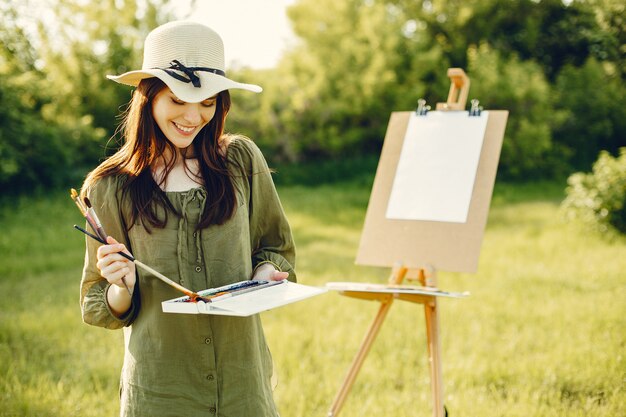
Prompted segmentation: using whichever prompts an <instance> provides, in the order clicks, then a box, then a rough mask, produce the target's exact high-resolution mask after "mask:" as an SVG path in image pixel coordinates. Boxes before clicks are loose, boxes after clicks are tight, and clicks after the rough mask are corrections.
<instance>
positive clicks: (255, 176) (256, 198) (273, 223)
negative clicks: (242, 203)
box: [231, 138, 296, 282]
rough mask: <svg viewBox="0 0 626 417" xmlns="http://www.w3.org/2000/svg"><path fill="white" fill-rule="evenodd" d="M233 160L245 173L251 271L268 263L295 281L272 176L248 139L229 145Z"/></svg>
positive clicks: (287, 235)
mask: <svg viewBox="0 0 626 417" xmlns="http://www.w3.org/2000/svg"><path fill="white" fill-rule="evenodd" d="M231 147H234V148H235V149H234V150H235V152H232V154H234V155H235V158H237V159H239V161H238V162H239V163H241V165H242V167H243V168H245V170H246V171H247V172H246V174H247V179H248V180H247V182H246V185H247V187H248V190H247V191H248V193H247V194H248V196H249V201H248V204H249V207H248V210H249V222H250V244H251V248H252V267H253V268H254V269H256V268H258V267H259V266H260V265H262V264H265V263H271V264H272V265H274V267H276V269H278V270H279V271H283V272H288V273H289V280H290V281H294V282H295V281H296V272H295V255H296V250H295V244H294V241H293V237H292V234H291V228H290V226H289V223H288V221H287V217H286V215H285V211H284V209H283V207H282V204H281V202H280V199H279V197H278V193H277V192H276V187H275V186H274V181H273V180H272V175H271V172H270V169H269V167H268V166H267V162H266V161H265V158H264V157H263V154H262V153H261V151H260V150H259V148H258V147H257V146H256V145H255V144H254V143H253V142H252V141H250V140H248V139H243V138H241V139H237V140H235V141H233V142H232V143H231Z"/></svg>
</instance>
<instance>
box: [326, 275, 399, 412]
mask: <svg viewBox="0 0 626 417" xmlns="http://www.w3.org/2000/svg"><path fill="white" fill-rule="evenodd" d="M406 271H407V270H406V268H400V269H399V270H398V271H397V272H396V273H395V274H393V275H392V276H391V277H390V279H389V282H390V283H392V284H400V283H401V282H402V280H403V279H404V275H405V274H406ZM392 304H393V298H392V297H391V296H390V297H389V298H388V299H387V300H385V301H384V302H382V304H381V306H380V308H379V309H378V313H377V314H376V318H375V319H374V321H373V322H372V324H371V325H370V327H369V329H368V330H367V334H366V335H365V338H364V339H363V342H361V347H360V348H359V352H358V353H357V355H356V357H355V358H354V360H353V361H352V365H351V366H350V370H349V371H348V375H346V378H345V379H344V381H343V384H342V385H341V389H340V390H339V392H338V393H337V396H336V397H335V400H334V401H333V405H332V406H331V407H330V411H329V412H328V417H336V416H337V415H339V411H341V407H343V403H344V402H345V400H346V397H347V396H348V393H349V392H350V389H351V388H352V384H354V380H355V379H356V376H357V375H358V373H359V370H361V366H362V365H363V361H364V360H365V358H366V357H367V354H368V353H369V351H370V348H371V347H372V343H373V342H374V340H375V339H376V336H377V335H378V331H379V330H380V326H382V324H383V322H384V321H385V318H386V317H387V313H388V312H389V309H390V308H391V305H392Z"/></svg>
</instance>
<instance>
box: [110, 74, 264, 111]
mask: <svg viewBox="0 0 626 417" xmlns="http://www.w3.org/2000/svg"><path fill="white" fill-rule="evenodd" d="M196 75H197V76H198V77H199V78H200V87H194V86H193V84H192V83H191V82H189V83H185V82H183V81H179V80H177V79H176V78H174V77H172V76H170V75H169V74H167V73H166V72H165V71H163V70H160V69H147V70H137V71H129V72H126V73H124V74H122V75H107V78H108V79H109V80H113V81H115V82H117V83H120V84H126V85H130V86H134V87H136V86H138V85H139V82H140V81H141V80H143V79H146V78H152V77H156V78H158V79H160V80H161V81H163V82H164V83H165V84H166V85H167V86H168V87H169V88H170V90H172V93H174V94H175V95H176V97H178V98H179V99H180V100H182V101H186V102H187V103H199V102H201V101H204V100H206V99H207V98H209V97H213V96H214V95H216V94H217V93H219V92H221V91H224V90H230V89H240V90H248V91H252V92H254V93H260V92H261V91H263V88H261V87H260V86H258V85H255V84H244V83H239V82H236V81H233V80H230V79H228V78H226V77H224V76H221V75H218V74H213V73H211V72H205V71H197V72H196Z"/></svg>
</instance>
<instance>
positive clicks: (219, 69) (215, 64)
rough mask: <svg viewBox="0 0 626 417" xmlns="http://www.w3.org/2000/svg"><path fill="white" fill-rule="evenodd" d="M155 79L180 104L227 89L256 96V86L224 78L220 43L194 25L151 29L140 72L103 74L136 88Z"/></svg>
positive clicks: (204, 28)
mask: <svg viewBox="0 0 626 417" xmlns="http://www.w3.org/2000/svg"><path fill="white" fill-rule="evenodd" d="M151 77H157V78H159V79H160V80H161V81H163V82H164V83H165V84H167V86H168V87H169V88H170V89H171V90H172V92H173V93H174V94H175V95H176V97H178V98H179V99H180V100H182V101H186V102H188V103H198V102H200V101H203V100H206V99H207V98H209V97H212V96H214V95H215V94H217V93H219V92H220V91H224V90H228V89H231V88H239V89H243V90H248V91H253V92H255V93H260V92H261V91H262V90H263V89H262V88H261V87H259V86H258V85H253V84H243V83H239V82H236V81H233V80H230V79H228V78H226V73H225V72H224V43H223V42H222V38H220V35H218V34H217V33H216V32H215V31H214V30H213V29H211V28H209V27H207V26H205V25H203V24H201V23H196V22H190V21H176V22H170V23H166V24H164V25H162V26H159V27H158V28H156V29H154V30H153V31H152V32H150V33H149V34H148V36H147V37H146V41H145V43H144V51H143V65H142V67H141V70H136V71H129V72H126V73H124V74H122V75H117V76H116V75H107V78H108V79H110V80H113V81H115V82H118V83H120V84H126V85H132V86H137V85H138V84H139V82H140V81H141V80H143V79H144V78H151Z"/></svg>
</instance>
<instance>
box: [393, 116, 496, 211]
mask: <svg viewBox="0 0 626 417" xmlns="http://www.w3.org/2000/svg"><path fill="white" fill-rule="evenodd" d="M488 117H489V112H486V111H484V112H482V114H481V115H480V116H472V117H469V115H468V112H430V113H428V114H427V115H425V116H417V115H416V114H412V115H411V118H410V119H409V123H408V126H407V130H406V134H405V137H404V142H403V144H402V151H401V153H400V159H399V161H398V167H397V169H396V175H395V178H394V182H393V186H392V189H391V195H390V197H389V203H388V205H387V213H386V216H387V218H388V219H398V220H425V221H440V222H452V223H465V222H466V221H467V215H468V212H469V206H470V202H471V200H472V191H473V189H474V180H475V179H476V171H477V169H478V161H479V160H480V152H481V149H482V145H483V138H484V136H485V131H486V127H487V119H488Z"/></svg>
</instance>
